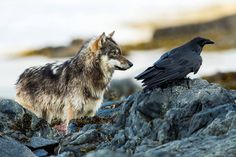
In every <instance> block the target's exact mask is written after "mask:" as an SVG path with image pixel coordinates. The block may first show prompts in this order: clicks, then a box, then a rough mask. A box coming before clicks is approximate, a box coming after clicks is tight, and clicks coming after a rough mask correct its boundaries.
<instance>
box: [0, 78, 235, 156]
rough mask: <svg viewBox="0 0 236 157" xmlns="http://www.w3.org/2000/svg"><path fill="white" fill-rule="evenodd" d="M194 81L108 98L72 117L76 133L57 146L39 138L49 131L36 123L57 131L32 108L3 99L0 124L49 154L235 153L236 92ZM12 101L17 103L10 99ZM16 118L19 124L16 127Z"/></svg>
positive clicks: (174, 154) (62, 138) (9, 134)
mask: <svg viewBox="0 0 236 157" xmlns="http://www.w3.org/2000/svg"><path fill="white" fill-rule="evenodd" d="M189 86H190V88H188V86H187V85H186V82H184V81H183V82H179V84H178V85H174V86H172V87H171V86H170V87H166V88H165V89H159V88H157V89H155V90H153V91H147V92H138V93H136V94H133V95H131V96H129V97H128V98H126V99H123V100H122V101H113V102H106V103H104V104H103V105H102V107H101V109H100V110H99V111H98V113H97V116H95V117H93V118H91V117H90V118H89V117H85V118H81V119H78V120H73V121H72V123H74V124H75V127H76V128H77V129H75V130H74V131H76V132H75V133H71V134H68V135H66V136H64V137H61V139H60V142H59V145H58V147H56V145H57V142H56V141H51V140H48V139H43V138H41V137H35V136H39V135H40V133H45V132H42V131H40V129H37V128H38V126H37V125H35V123H36V124H38V123H40V125H39V126H44V127H39V128H46V129H49V130H50V131H46V132H47V133H48V134H51V135H50V136H51V137H53V135H55V134H56V133H55V134H54V132H53V129H51V128H50V127H48V126H47V123H45V122H44V121H41V120H40V119H38V118H37V117H35V116H34V115H33V114H32V113H30V112H28V111H26V110H25V109H23V111H21V107H19V106H18V105H17V104H15V106H13V107H9V108H8V105H4V103H3V105H2V106H4V107H0V118H1V121H0V124H1V125H0V129H1V130H3V134H7V136H10V137H11V138H13V139H17V140H19V141H21V142H22V143H28V144H27V145H28V146H29V147H30V148H31V149H32V150H34V149H37V150H39V149H44V150H45V151H47V152H48V154H49V155H58V156H61V157H69V156H72V157H73V156H75V157H80V156H86V157H100V156H104V157H106V156H107V157H113V156H115V157H116V156H117V157H119V156H122V157H123V156H133V157H153V156H158V157H182V156H183V157H188V156H193V157H195V156H225V154H227V156H229V157H231V156H235V155H236V104H235V97H234V94H233V92H232V91H229V90H226V89H224V88H222V87H220V86H219V85H218V84H212V83H208V82H207V81H205V80H202V79H194V80H190V81H189ZM11 103H13V104H14V103H15V102H14V101H8V103H7V104H11ZM0 106H1V103H0ZM1 110H2V111H1ZM11 110H12V111H11ZM14 117H15V118H14ZM15 123H17V124H18V125H17V126H15V127H12V124H15ZM13 126H14V125H13ZM32 128H34V129H32ZM6 130H7V131H6ZM9 132H10V133H9ZM0 135H1V134H0ZM43 135H44V136H45V137H44V136H43V137H44V138H46V137H48V136H46V135H45V134H43ZM30 141H31V142H30ZM32 141H33V142H32ZM29 143H31V144H30V145H29ZM32 143H34V144H32ZM48 147H50V148H51V149H48ZM55 147H56V148H55ZM54 148H55V149H54ZM0 149H1V148H0ZM0 153H1V152H0ZM58 153H59V154H58Z"/></svg>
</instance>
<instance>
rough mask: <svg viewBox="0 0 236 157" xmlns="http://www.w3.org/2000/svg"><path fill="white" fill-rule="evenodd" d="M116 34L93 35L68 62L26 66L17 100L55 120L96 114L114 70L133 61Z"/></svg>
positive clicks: (64, 120)
mask: <svg viewBox="0 0 236 157" xmlns="http://www.w3.org/2000/svg"><path fill="white" fill-rule="evenodd" d="M113 34H114V32H112V33H111V34H109V35H108V36H106V35H105V33H103V34H102V35H100V36H99V37H96V38H94V39H91V40H90V41H88V42H87V43H85V44H84V45H83V46H82V48H81V49H80V51H79V52H78V53H77V54H76V55H75V56H74V57H72V58H71V59H69V60H67V61H65V62H62V63H49V64H46V65H44V66H39V67H31V68H29V69H26V70H25V71H24V72H23V73H22V74H21V75H20V77H19V79H18V81H17V83H16V101H17V102H19V103H20V104H21V105H22V106H23V107H25V108H26V109H28V110H30V111H32V112H33V113H35V114H36V115H37V116H38V117H41V118H44V119H45V120H47V121H48V122H49V123H51V124H52V123H53V121H54V120H60V121H61V122H65V123H66V124H67V125H68V123H69V121H70V120H71V119H77V118H81V117H84V116H88V117H91V116H94V115H95V113H96V111H97V109H98V108H99V107H100V105H101V103H102V101H103V95H104V92H105V90H106V88H107V86H108V84H109V82H110V80H111V78H112V75H113V73H114V70H127V69H129V68H130V67H132V65H133V64H132V63H131V62H130V61H129V60H127V59H126V58H125V57H124V56H122V54H121V49H120V47H119V45H118V44H117V43H116V42H115V41H114V40H113V38H112V36H113Z"/></svg>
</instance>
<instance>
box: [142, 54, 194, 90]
mask: <svg viewBox="0 0 236 157" xmlns="http://www.w3.org/2000/svg"><path fill="white" fill-rule="evenodd" d="M153 68H154V69H155V70H153V72H152V73H151V74H149V75H147V76H146V77H145V78H144V79H143V81H142V82H143V86H146V87H145V88H146V89H147V88H149V89H150V88H153V87H156V86H159V85H160V84H162V83H165V82H168V81H171V80H175V79H180V78H183V77H185V76H186V75H187V74H188V73H190V72H191V71H192V69H193V65H192V64H191V62H189V61H188V60H187V59H184V58H181V59H179V60H174V59H173V58H168V59H165V60H162V61H160V62H156V63H155V65H154V66H153Z"/></svg>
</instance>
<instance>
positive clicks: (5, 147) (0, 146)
mask: <svg viewBox="0 0 236 157" xmlns="http://www.w3.org/2000/svg"><path fill="white" fill-rule="evenodd" d="M0 156H1V157H36V156H35V155H34V153H33V152H31V151H30V149H29V148H27V147H25V146H24V145H22V144H20V143H19V142H17V141H14V140H12V139H10V140H9V139H5V138H3V137H0Z"/></svg>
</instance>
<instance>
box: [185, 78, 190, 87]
mask: <svg viewBox="0 0 236 157" xmlns="http://www.w3.org/2000/svg"><path fill="white" fill-rule="evenodd" d="M184 80H185V81H186V84H187V87H188V89H190V78H189V77H186V78H184Z"/></svg>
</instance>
